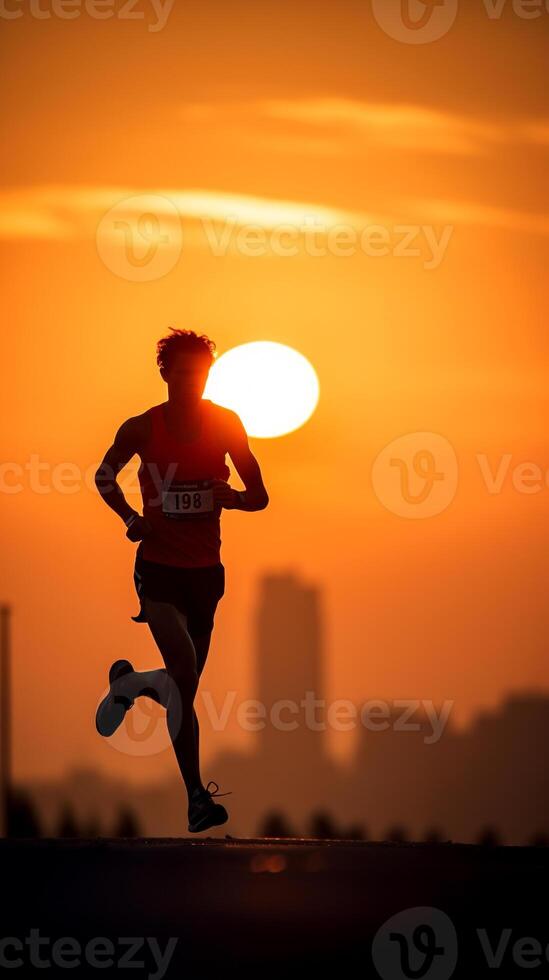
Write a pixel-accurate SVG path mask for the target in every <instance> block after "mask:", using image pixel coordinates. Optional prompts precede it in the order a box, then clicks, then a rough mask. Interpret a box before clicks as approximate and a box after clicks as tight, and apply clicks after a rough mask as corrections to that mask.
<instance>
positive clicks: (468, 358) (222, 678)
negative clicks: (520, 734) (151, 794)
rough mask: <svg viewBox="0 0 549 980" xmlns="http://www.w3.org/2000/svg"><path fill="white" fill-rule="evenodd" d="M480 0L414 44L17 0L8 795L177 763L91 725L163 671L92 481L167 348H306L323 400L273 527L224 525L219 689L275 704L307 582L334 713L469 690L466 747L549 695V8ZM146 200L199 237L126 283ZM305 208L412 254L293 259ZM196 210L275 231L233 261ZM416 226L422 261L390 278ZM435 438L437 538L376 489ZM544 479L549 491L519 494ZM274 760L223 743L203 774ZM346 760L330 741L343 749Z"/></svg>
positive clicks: (144, 398)
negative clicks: (444, 481)
mask: <svg viewBox="0 0 549 980" xmlns="http://www.w3.org/2000/svg"><path fill="white" fill-rule="evenodd" d="M121 6H122V5H121V4H118V5H117V9H119V8H120V7H121ZM462 6H463V8H465V4H463V5H462ZM42 7H43V8H44V9H46V10H47V9H51V4H50V6H49V7H48V0H42ZM471 7H472V5H469V6H468V9H460V10H459V12H458V16H457V19H456V22H455V24H454V26H453V27H452V28H451V29H450V30H449V31H448V33H447V34H446V35H445V36H443V37H442V38H441V39H440V40H438V41H436V42H433V43H428V44H425V45H412V44H407V43H404V42H399V41H397V40H395V39H393V38H391V37H389V36H388V35H387V34H385V33H384V31H383V30H382V29H381V28H380V26H379V24H378V23H376V20H375V18H374V16H373V14H372V10H371V7H370V4H369V3H368V2H366V0H364V2H349V0H344V2H341V3H338V4H337V5H335V4H331V3H323V2H321V3H319V2H315V3H314V4H313V3H309V2H302V3H299V4H296V5H290V4H287V5H284V4H280V3H274V2H272V3H271V2H253V3H252V2H212V0H200V2H187V0H186V2H185V3H182V2H179V0H176V3H175V6H174V8H173V9H172V11H171V13H170V15H169V18H168V20H167V22H166V25H165V27H164V28H163V29H162V30H159V31H151V30H148V27H149V26H150V25H151V23H153V22H154V19H155V18H154V17H153V15H152V14H151V5H147V4H145V3H143V2H141V4H140V5H138V6H136V8H135V9H136V11H138V12H139V11H141V12H143V13H144V14H145V18H144V19H140V20H138V19H136V20H131V21H128V20H123V19H121V18H120V17H113V18H111V19H109V20H96V19H94V18H92V17H90V16H89V15H87V14H86V13H85V11H84V10H82V11H81V15H80V16H79V17H77V18H75V19H74V20H63V19H60V18H59V17H58V16H51V17H50V18H49V19H48V18H44V19H39V18H37V17H36V16H33V15H32V14H31V12H30V8H29V4H28V3H21V4H19V6H17V4H16V0H13V2H12V4H11V6H10V9H14V10H15V9H21V10H23V16H22V17H20V18H17V19H13V20H10V21H6V22H5V23H3V27H2V32H1V41H0V44H1V48H2V57H1V63H2V73H3V75H4V78H5V85H4V91H5V92H6V93H7V94H6V95H5V98H4V106H3V112H2V123H1V125H2V128H3V137H4V143H5V145H7V146H8V149H9V152H8V153H7V154H5V155H4V160H3V167H2V170H3V175H2V186H1V187H0V239H1V241H0V249H1V253H2V294H3V297H4V305H5V311H6V313H5V317H4V320H5V335H4V358H3V364H4V370H3V380H2V386H1V388H0V408H1V410H2V417H3V418H4V423H5V424H4V428H3V431H4V437H3V447H4V448H3V451H2V455H3V459H4V461H5V462H9V463H15V464H19V465H20V466H22V467H28V466H29V464H30V462H31V460H32V459H33V458H34V459H35V461H36V458H38V459H39V461H40V462H41V463H44V464H45V465H46V467H47V469H45V470H43V473H45V474H46V475H45V476H44V478H43V479H44V483H45V484H46V486H47V487H49V489H46V491H45V492H39V490H38V489H37V488H36V486H34V489H33V487H31V486H30V474H29V470H28V468H27V469H24V470H23V474H24V475H23V477H22V481H21V482H22V489H21V491H18V492H15V493H8V492H6V487H5V484H6V483H10V482H11V481H12V480H13V477H11V476H10V477H9V478H8V477H6V479H5V484H4V487H3V489H4V500H3V507H2V515H3V516H2V551H3V558H4V560H3V562H2V568H1V571H0V597H1V598H2V599H3V600H6V601H10V602H12V603H13V606H14V711H15V749H14V752H15V758H14V762H15V775H16V777H17V778H21V779H24V778H27V777H31V776H47V775H56V774H59V773H61V772H63V771H64V770H65V768H66V767H67V766H68V765H73V764H79V763H85V764H90V765H94V766H97V767H100V768H102V769H104V770H109V771H111V772H118V773H120V774H122V773H124V775H126V776H127V777H128V778H130V779H134V780H136V781H139V780H142V779H150V778H153V777H156V776H161V775H163V774H167V773H174V772H175V762H174V760H173V758H172V755H171V752H170V751H166V752H163V753H161V754H158V755H156V756H152V757H150V758H146V759H140V760H128V759H127V757H125V756H123V755H121V754H119V753H116V752H113V751H112V750H111V749H110V747H109V746H108V745H106V744H105V743H104V742H103V741H102V740H101V739H100V738H99V737H98V736H97V734H96V732H95V728H94V726H93V715H94V712H95V707H96V704H97V700H98V699H99V697H100V696H101V694H102V693H103V690H104V684H105V677H106V670H107V669H108V666H109V664H110V663H111V661H112V660H113V659H115V658H116V657H119V656H129V657H130V659H131V660H132V661H133V663H134V665H135V666H136V667H137V668H138V669H139V668H141V669H144V668H146V667H148V666H155V665H157V666H160V665H161V661H160V658H159V654H158V652H157V651H156V648H155V646H154V644H153V641H152V638H151V637H150V634H149V633H148V630H147V627H146V626H138V625H136V624H134V623H133V622H132V621H131V620H130V618H129V617H130V615H132V614H134V613H135V612H136V611H137V607H136V597H135V592H134V589H133V582H132V577H131V576H132V569H133V552H134V546H132V545H130V544H129V542H128V541H127V539H126V538H125V534H124V528H123V526H122V524H121V522H120V521H119V519H118V518H117V517H116V516H115V515H114V514H113V513H112V512H111V511H110V510H109V509H108V508H107V507H106V506H105V505H104V504H103V503H102V501H101V500H100V498H99V497H98V495H97V493H96V491H95V489H94V488H93V486H92V481H90V474H91V473H93V471H94V468H95V467H96V465H97V463H98V462H99V461H100V459H101V457H102V455H103V453H104V451H105V450H106V448H107V447H108V445H109V444H110V442H111V440H112V437H113V435H114V432H115V431H116V429H117V427H118V426H119V424H120V423H121V422H122V421H123V420H124V419H125V418H127V417H128V416H130V415H135V414H137V413H138V412H141V411H143V410H144V409H146V408H147V407H149V406H150V405H152V404H155V403H158V402H159V401H161V400H163V399H164V398H165V396H166V389H165V387H164V385H163V383H162V381H161V379H160V376H159V374H158V370H157V368H156V364H155V354H154V347H155V343H156V340H157V339H158V338H159V337H160V336H162V335H163V334H164V333H166V332H167V328H168V327H169V326H170V325H174V326H179V327H190V328H192V329H195V330H198V331H199V332H206V333H207V334H208V335H209V336H211V337H212V338H213V339H214V340H215V341H216V343H217V347H218V350H219V352H220V353H222V352H223V351H224V350H227V349H229V348H230V347H233V346H235V345H237V344H239V343H244V342H247V341H251V340H261V339H264V340H274V341H278V342H281V343H286V344H289V345H290V346H292V347H295V348H296V349H297V350H299V351H301V352H302V353H303V354H304V355H305V356H307V357H308V358H309V359H310V360H311V362H312V363H313V365H314V366H315V369H316V371H317V373H318V376H319V379H320V385H321V398H320V403H319V407H318V410H317V412H316V414H315V416H314V417H313V418H312V420H311V421H310V422H309V423H308V424H307V425H306V426H305V427H304V428H302V429H301V430H299V431H297V432H294V433H292V434H290V435H288V436H286V437H284V438H281V439H276V440H261V439H252V440H251V446H252V450H253V451H254V452H255V454H256V455H257V457H258V459H259V461H260V464H261V467H262V471H263V476H264V480H265V484H266V486H267V489H268V491H269V494H270V498H271V503H270V506H269V508H268V510H266V511H264V512H260V513H257V514H244V513H241V512H232V513H227V512H226V513H225V514H224V515H223V518H222V537H223V545H222V560H223V562H224V564H225V566H226V569H227V585H226V593H225V597H224V598H223V600H222V602H221V603H220V606H219V609H218V613H217V620H216V624H217V625H216V631H215V633H214V639H213V642H212V648H211V652H210V658H209V662H208V666H207V668H206V671H205V674H204V675H203V679H202V685H203V687H204V688H205V689H208V690H210V691H211V692H212V695H213V697H214V698H215V699H217V700H221V699H222V698H223V695H224V692H225V691H226V690H227V689H236V690H238V692H239V697H241V698H243V699H244V698H248V697H254V695H255V690H254V670H253V651H252V649H251V635H250V627H249V625H248V623H249V621H250V614H251V611H252V610H253V606H254V602H255V599H256V584H257V578H258V575H259V574H261V572H263V571H265V570H270V569H285V568H290V567H291V568H293V569H295V570H297V571H298V572H299V573H300V575H302V576H303V579H304V581H306V582H309V583H314V584H317V585H318V586H319V587H321V588H322V590H323V595H324V602H325V606H324V609H325V624H326V649H325V653H326V665H325V669H326V690H325V691H324V692H323V693H324V696H326V697H328V698H336V697H341V698H350V699H352V700H355V701H356V702H357V703H358V702H361V701H363V700H365V699H367V698H373V697H384V698H387V699H396V698H407V697H409V698H419V699H432V700H434V701H435V702H436V703H439V702H441V701H443V700H445V699H452V700H454V701H455V707H454V716H453V717H454V720H455V721H456V723H463V722H465V721H467V719H469V718H470V716H471V714H472V713H474V712H475V711H476V710H478V709H479V708H481V707H492V706H494V705H496V704H497V703H498V702H499V701H500V699H501V698H502V697H503V696H504V695H505V694H506V693H507V692H509V691H511V690H514V689H517V688H522V689H524V688H542V689H545V690H547V688H548V687H549V668H548V667H547V665H546V657H545V645H546V636H547V628H548V625H549V622H548V620H549V613H548V606H547V602H546V596H545V582H546V579H547V575H546V556H547V552H548V549H547V544H548V527H549V522H548V519H547V512H548V507H547V502H548V499H549V487H548V482H549V478H547V473H548V471H549V456H548V453H547V444H546V439H545V422H546V417H547V384H546V368H547V352H548V347H549V340H548V333H547V328H546V320H547V299H546V270H547V260H548V257H549V256H548V252H549V202H548V196H549V192H548V187H547V178H546V174H547V156H548V153H549V111H548V108H547V104H546V100H547V97H546V94H545V93H546V85H545V84H544V82H545V79H544V65H545V62H544V58H545V57H546V55H545V52H546V49H547V47H546V46H547V37H548V29H549V14H547V13H545V12H544V13H543V15H542V16H540V17H539V18H536V19H532V20H526V19H523V18H521V17H519V16H518V15H517V14H516V13H513V10H512V7H511V4H508V5H506V6H505V8H504V10H503V13H502V16H501V18H499V19H497V18H490V17H489V16H488V15H487V12H486V8H485V7H484V6H483V5H482V4H480V3H479V4H477V5H475V9H474V10H473V9H471ZM542 9H543V8H542ZM143 195H145V198H146V200H148V201H149V202H150V201H151V200H153V201H154V200H156V201H157V202H158V201H159V200H160V201H162V200H163V201H166V199H167V200H168V202H171V208H172V211H173V209H174V208H175V211H176V214H178V215H179V217H176V218H175V219H174V217H173V214H171V216H170V214H169V213H168V215H166V214H161V215H160V221H161V222H164V224H162V229H163V231H165V232H166V234H167V235H168V237H169V239H170V240H169V244H168V248H167V252H168V253H170V250H171V259H172V260H173V261H171V265H170V268H169V270H168V271H166V273H165V274H163V275H162V276H161V277H159V278H153V279H151V280H150V281H146V280H144V279H143V278H142V279H141V280H139V279H138V281H132V280H131V279H129V278H127V277H125V275H124V256H123V255H122V257H120V254H121V253H120V250H119V251H118V252H117V247H118V246H116V243H115V244H114V245H113V241H112V237H111V238H109V229H108V227H107V231H106V232H105V227H106V224H105V223H107V225H108V221H109V220H110V219H109V212H110V209H111V208H113V207H117V206H118V207H119V208H120V207H121V205H120V202H123V201H125V200H126V199H128V198H131V197H135V196H143ZM166 207H167V208H168V211H169V209H170V204H169V203H168V205H167V206H166ZM124 208H125V209H126V210H124ZM121 214H122V219H123V220H126V221H129V222H131V221H132V220H134V219H135V214H134V212H133V211H132V206H130V205H124V206H122V212H121ZM307 215H308V216H311V215H313V216H315V215H316V218H317V219H318V221H320V222H321V223H322V224H323V226H324V227H325V228H333V227H334V226H336V225H344V226H345V228H347V229H349V228H350V229H355V230H357V229H358V230H359V231H360V230H362V229H364V228H365V227H366V228H371V226H373V225H375V226H377V227H379V226H380V227H381V228H382V229H385V233H386V237H387V249H386V251H387V253H388V254H377V255H374V254H368V253H367V251H364V250H361V249H356V250H355V252H354V254H348V255H343V254H333V251H330V249H327V250H325V252H324V253H323V254H321V255H314V254H311V253H310V250H308V248H307V247H306V245H305V243H304V239H303V235H301V237H300V236H299V235H298V236H297V238H296V241H297V246H298V247H297V251H296V254H294V255H285V254H284V255H281V254H276V250H275V249H273V247H272V243H273V238H272V233H273V229H275V228H277V227H279V226H280V224H281V223H284V224H287V223H290V224H291V225H296V226H301V225H302V223H303V221H304V220H305V218H306V216H307ZM105 216H107V217H105ZM205 216H206V217H208V219H209V220H210V221H211V222H212V223H213V224H212V226H211V228H215V229H217V231H216V234H217V232H218V231H219V229H222V228H223V227H225V228H226V227H227V225H226V221H227V219H229V220H231V221H234V227H235V229H236V231H235V235H236V234H237V232H238V229H239V228H241V227H242V226H243V225H244V224H245V223H247V222H252V223H253V224H254V225H256V226H257V227H258V228H259V229H260V230H262V231H263V232H264V233H265V234H266V235H267V240H268V242H269V246H268V247H267V249H265V250H264V253H263V254H243V252H242V249H240V250H239V247H238V245H235V239H233V240H232V245H231V248H229V249H228V250H227V252H226V254H221V255H220V254H214V251H213V250H212V248H211V239H210V240H209V239H208V238H207V236H206V234H205V233H204V226H203V223H202V222H203V219H204V217H205ZM231 216H232V217H231ZM224 222H225V224H224ZM402 226H406V227H407V228H408V227H412V228H413V227H415V228H417V233H416V235H415V237H414V241H413V243H412V245H411V247H414V248H417V250H418V252H419V254H414V255H408V256H406V255H399V254H398V246H399V242H400V243H401V242H402V237H403V232H402V230H401V231H398V229H399V228H400V229H402ZM211 228H210V230H211ZM425 229H428V231H427V232H425ZM445 229H447V235H448V239H447V242H446V247H445V248H444V250H443V251H442V252H441V253H440V255H439V256H438V257H437V256H433V251H432V248H431V244H430V243H431V242H432V240H434V241H435V242H436V241H441V236H442V235H443V233H444V230H445ZM179 234H181V237H180V238H179V237H178V236H179ZM429 234H430V235H431V237H429ZM105 236H106V237H105ZM433 236H434V238H433ZM321 244H324V245H326V236H325V237H324V239H322V241H321ZM174 250H175V251H174ZM117 256H118V257H117ZM168 258H170V255H168ZM414 432H427V433H434V434H437V435H438V436H441V437H442V438H443V439H444V440H447V441H448V443H450V445H451V447H453V449H454V451H455V454H456V457H457V466H458V480H457V487H456V492H455V495H454V496H453V498H452V500H451V501H450V502H449V504H448V506H447V507H446V508H445V509H444V510H442V511H441V512H440V513H438V514H433V515H431V516H427V517H425V518H423V519H418V520H415V519H410V518H408V517H406V516H402V515H401V514H395V513H394V512H392V511H391V510H389V509H387V507H386V506H384V503H383V501H382V500H380V497H379V493H377V492H376V489H375V487H374V484H373V482H372V466H373V463H374V460H375V459H376V457H377V456H378V454H379V453H380V452H381V451H382V450H383V449H384V447H385V446H387V444H388V443H390V442H392V440H395V439H398V438H399V437H401V436H403V435H406V434H407V433H414ZM509 454H510V455H511V460H510V462H509V467H510V468H509V471H508V475H507V479H506V480H505V481H504V482H503V485H502V488H501V492H498V493H489V492H488V489H487V486H486V482H485V480H484V478H483V471H482V469H481V463H480V462H479V458H478V457H479V456H480V457H484V458H485V459H486V461H487V463H486V464H483V465H484V466H485V467H486V465H488V464H489V466H490V467H491V468H492V471H493V472H495V471H496V469H497V467H498V463H499V462H500V461H501V460H502V458H505V457H508V456H509ZM525 462H529V463H533V464H536V465H537V466H538V467H539V468H540V470H541V472H542V476H543V480H544V481H545V482H543V484H542V488H541V489H539V491H538V492H534V493H527V492H521V491H520V490H519V489H517V486H518V484H517V486H514V485H513V482H512V476H513V472H514V470H513V468H514V467H515V465H517V464H520V463H525ZM61 463H67V464H72V466H73V468H74V472H77V473H78V474H80V481H79V482H78V481H77V486H76V491H75V492H70V493H69V492H66V491H64V490H63V489H62V486H60V484H57V485H56V488H55V487H54V488H52V486H51V484H52V480H51V478H50V477H49V476H48V475H47V474H51V471H52V470H53V468H54V467H58V466H59V464H61ZM137 463H138V460H137V459H135V460H134V461H133V462H132V464H130V466H129V467H128V471H127V474H126V475H125V476H124V480H127V479H129V474H130V473H131V472H132V471H133V472H134V471H135V469H136V467H137ZM56 472H57V473H59V470H57V471H56ZM86 473H87V474H88V485H87V486H86V483H85V479H84V476H85V474H86ZM484 473H485V474H486V468H485V469H484ZM235 485H236V486H240V483H239V481H238V480H235ZM73 486H74V483H73ZM130 499H131V498H130ZM134 503H135V504H137V500H136V499H134ZM289 628H290V625H289ZM249 737H250V736H248V735H247V734H246V733H243V732H242V731H239V730H238V728H237V727H236V726H232V727H231V728H230V730H228V731H227V732H225V733H223V734H222V735H221V734H219V733H218V734H215V735H211V736H208V735H206V736H205V740H204V743H203V744H204V759H205V761H206V762H207V759H208V757H209V756H210V755H211V753H212V752H213V751H214V750H217V749H218V748H220V747H221V745H222V744H227V743H230V744H234V745H239V746H241V747H243V748H245V747H246V746H247V745H248V744H249V743H248V739H249ZM351 739H352V736H351V735H348V734H341V735H337V734H334V735H333V736H332V739H331V745H332V748H333V750H334V752H335V753H337V754H338V755H340V756H341V757H344V756H345V755H346V754H347V753H348V751H349V749H350V747H351Z"/></svg>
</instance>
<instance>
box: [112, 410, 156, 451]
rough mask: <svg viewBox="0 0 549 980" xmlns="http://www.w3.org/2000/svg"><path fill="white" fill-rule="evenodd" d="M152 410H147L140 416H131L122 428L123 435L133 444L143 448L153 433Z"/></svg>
mask: <svg viewBox="0 0 549 980" xmlns="http://www.w3.org/2000/svg"><path fill="white" fill-rule="evenodd" d="M151 411H152V409H151V408H148V409H146V410H145V411H144V412H141V413H140V414H139V415H131V416H130V418H128V419H126V421H125V422H123V423H122V425H121V427H120V431H121V433H123V435H124V436H126V437H127V438H130V439H132V440H133V442H134V443H135V444H136V445H138V446H142V445H144V444H145V442H146V441H147V439H148V437H149V434H150V431H151Z"/></svg>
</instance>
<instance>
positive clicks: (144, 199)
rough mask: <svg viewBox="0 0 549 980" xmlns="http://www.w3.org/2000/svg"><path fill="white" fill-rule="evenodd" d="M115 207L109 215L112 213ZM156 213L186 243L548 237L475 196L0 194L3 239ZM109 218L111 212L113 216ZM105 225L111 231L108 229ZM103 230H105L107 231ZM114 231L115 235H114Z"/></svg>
mask: <svg viewBox="0 0 549 980" xmlns="http://www.w3.org/2000/svg"><path fill="white" fill-rule="evenodd" d="M113 209H115V210H114V212H113ZM151 214H152V215H153V216H154V217H155V218H156V219H158V221H159V222H166V223H167V224H168V225H169V224H170V223H173V222H177V223H179V224H181V222H183V225H184V233H185V234H186V235H187V232H189V234H188V236H187V238H186V241H187V244H193V245H198V244H199V243H200V242H203V241H204V235H203V234H202V235H200V234H198V233H197V232H199V231H200V226H202V228H201V230H202V232H205V233H206V237H208V229H209V228H210V226H211V225H220V226H224V225H227V226H229V227H236V228H238V227H240V226H250V225H251V226H257V227H258V228H260V229H266V230H270V229H273V228H279V229H280V228H282V227H284V226H289V227H291V228H294V229H295V228H296V229H298V230H303V229H304V227H305V226H307V225H309V226H316V227H317V228H319V229H320V231H322V229H324V230H325V231H329V230H330V229H334V228H335V227H336V226H340V225H344V226H346V227H349V228H354V229H356V230H357V231H359V232H360V231H362V230H363V229H365V228H367V227H370V226H372V225H381V226H382V227H384V228H389V229H390V228H393V227H395V226H397V225H403V224H410V225H412V224H413V225H416V224H417V225H425V226H426V225H428V224H434V225H436V224H438V225H441V224H444V225H456V226H459V225H464V226H470V225H481V226H486V227H491V228H496V229H497V228H499V229H503V230H517V231H521V232H525V233H531V234H538V235H544V236H545V235H548V234H549V215H545V214H536V213H531V212H524V211H518V210H513V209H510V208H502V207H494V206H488V205H484V204H482V203H478V202H474V201H459V200H452V199H435V198H413V199H407V200H400V201H399V202H396V203H395V204H394V205H393V206H392V207H391V208H390V209H389V208H386V209H385V212H384V213H381V212H380V211H376V210H375V209H373V210H372V211H370V212H368V213H367V212H365V211H363V210H349V209H345V208H339V207H337V206H331V205H329V204H326V203H318V202H313V201H308V202H307V201H291V200H279V199H277V198H270V197H257V196H252V195H246V194H234V193H233V194H230V193H225V192H223V191H220V190H207V189H201V188H195V189H182V188H179V189H174V188H131V187H90V186H76V185H63V184H52V185H44V186H41V187H30V188H21V187H18V188H11V189H10V188H8V189H5V190H3V191H0V239H4V240H20V239H36V240H50V241H59V242H63V241H69V240H71V239H84V240H90V239H94V238H95V236H96V234H97V231H98V228H99V226H100V225H101V229H102V234H103V235H104V234H105V233H106V234H111V233H112V234H115V225H114V221H115V220H116V221H119V222H120V221H122V222H123V221H132V220H137V219H140V218H142V217H143V216H144V215H149V216H150V215H151ZM109 215H111V220H110V221H108V220H107V221H106V218H107V219H108V218H109ZM112 215H114V216H112ZM109 228H110V229H111V231H109ZM105 229H106V231H105ZM118 234H119V233H118Z"/></svg>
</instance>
